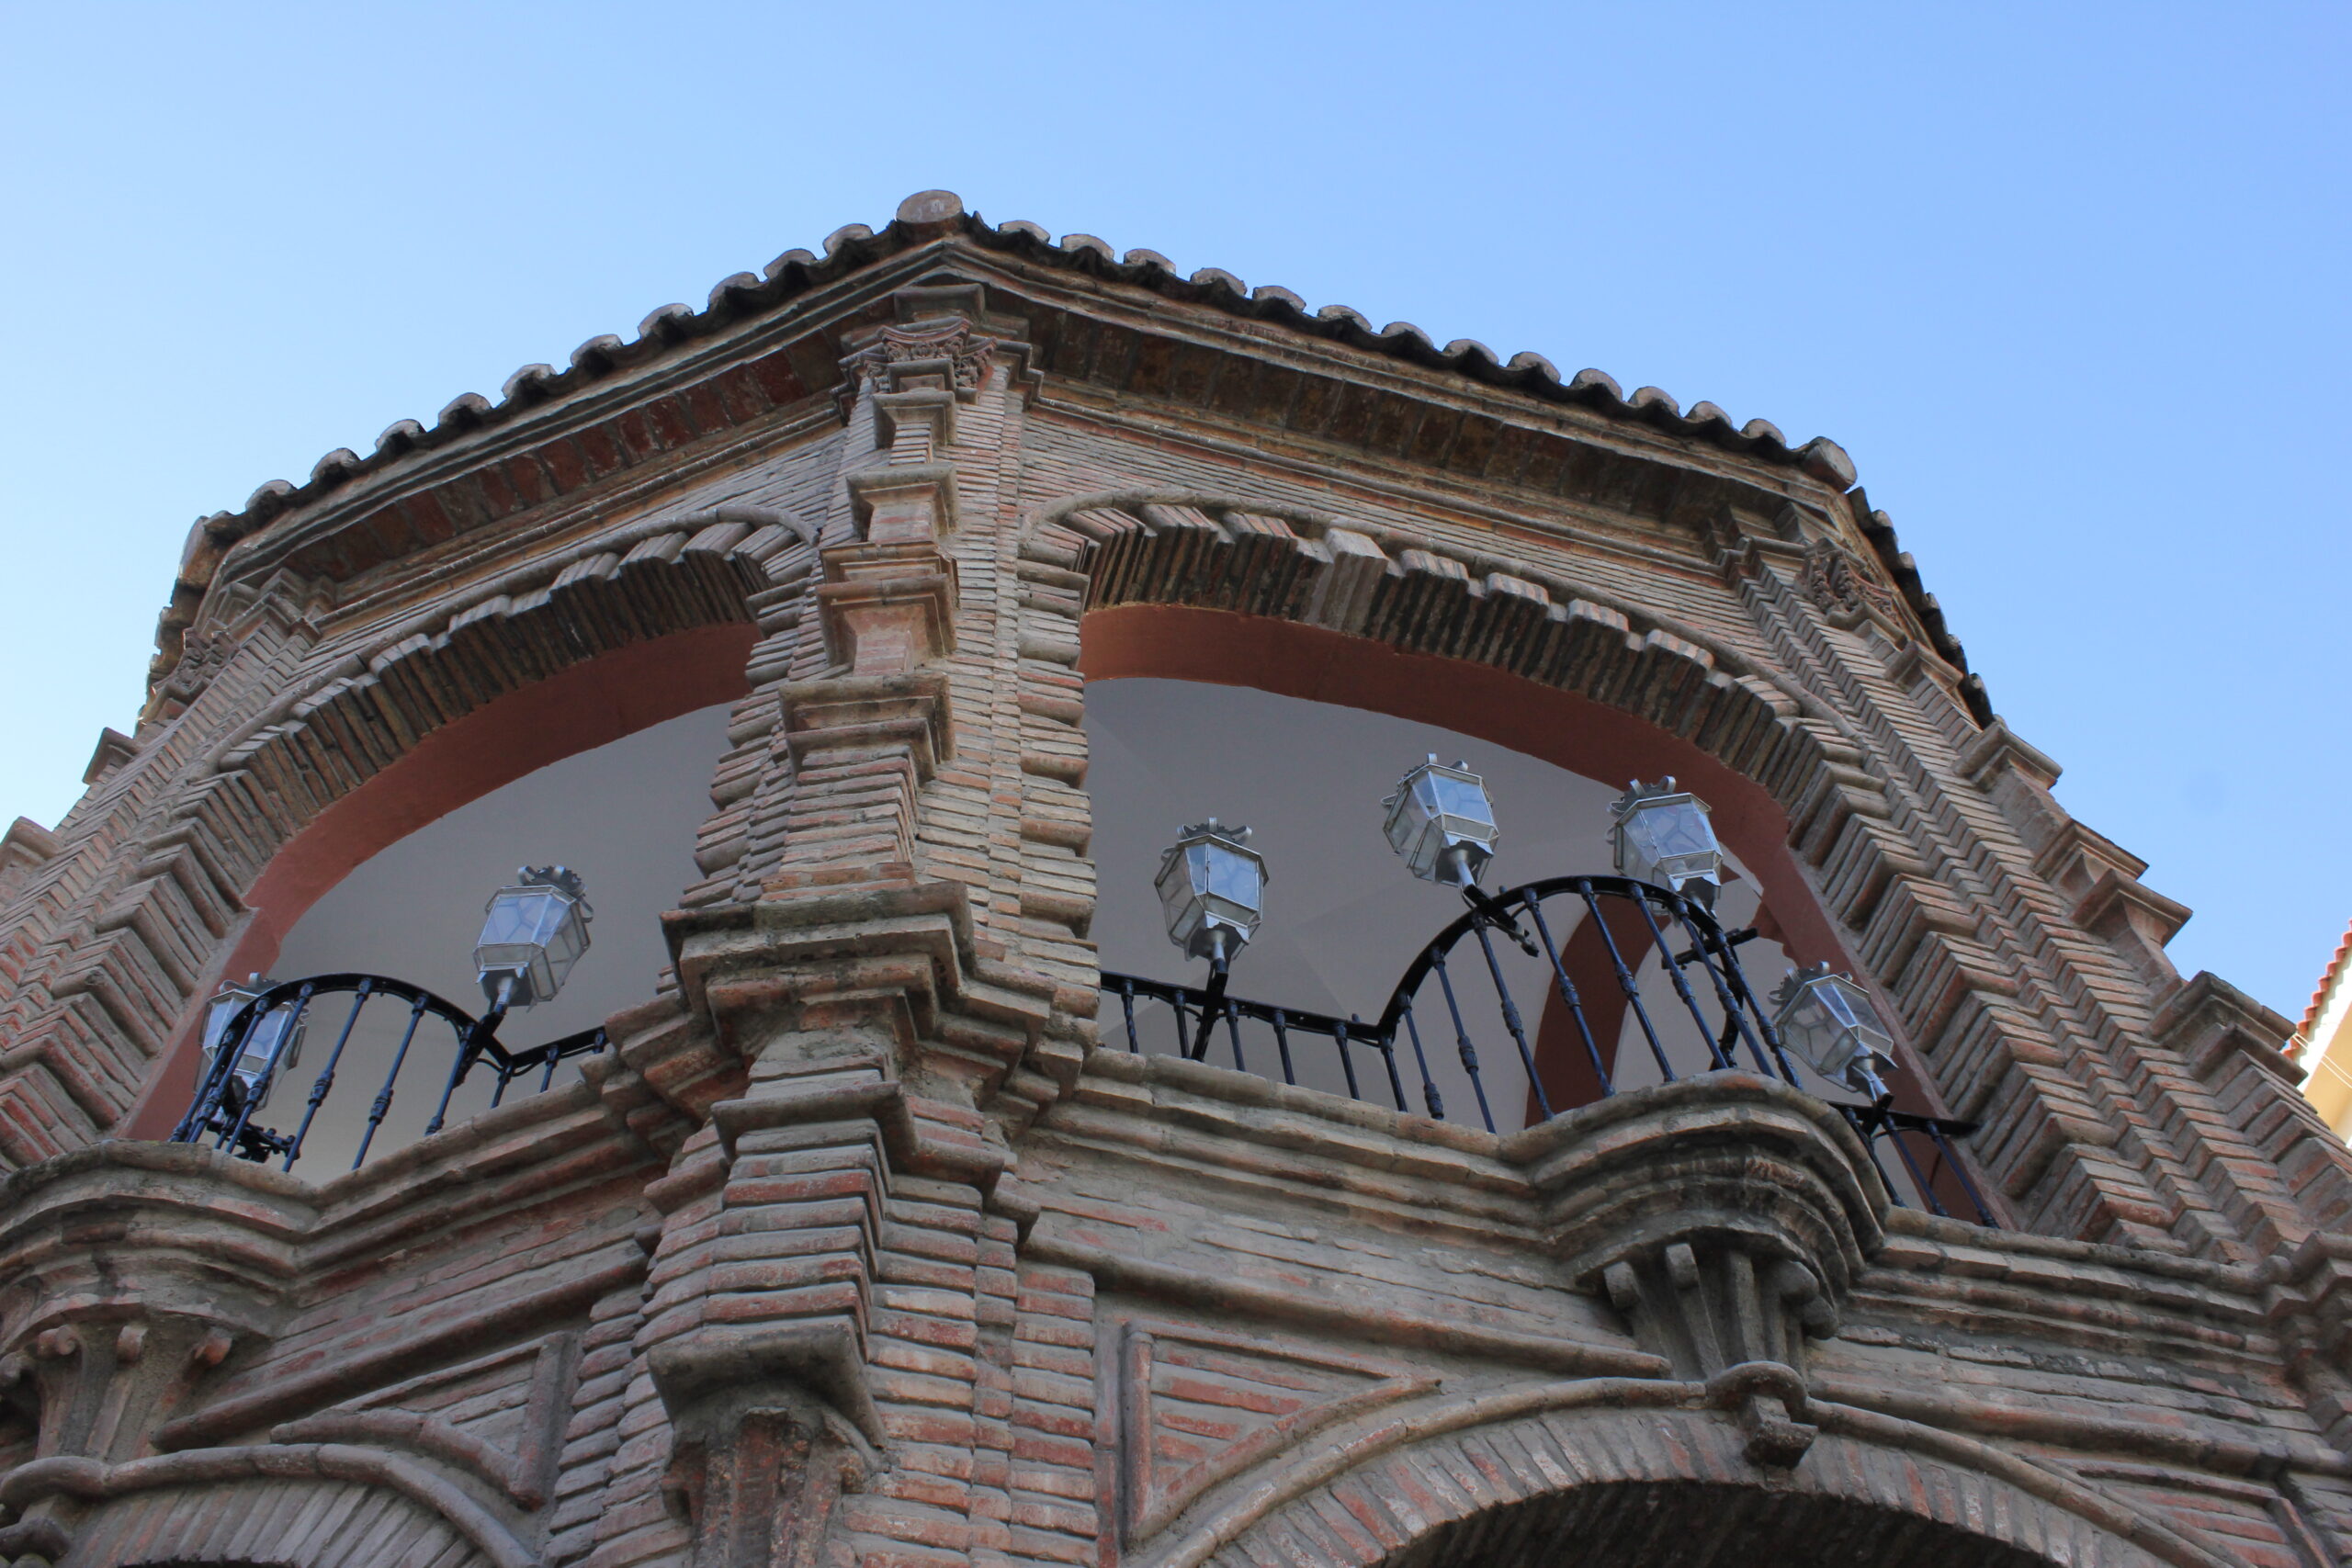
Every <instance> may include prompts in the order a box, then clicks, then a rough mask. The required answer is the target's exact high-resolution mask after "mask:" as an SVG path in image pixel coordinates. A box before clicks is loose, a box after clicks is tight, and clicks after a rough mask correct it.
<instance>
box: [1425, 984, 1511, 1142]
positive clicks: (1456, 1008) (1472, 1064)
mask: <svg viewBox="0 0 2352 1568" xmlns="http://www.w3.org/2000/svg"><path fill="white" fill-rule="evenodd" d="M1430 967H1431V968H1432V969H1435V970H1436V971H1437V983H1438V985H1439V986H1440V987H1442V989H1443V990H1444V992H1445V1010H1446V1011H1447V1012H1449V1013H1452V1014H1453V1038H1454V1040H1455V1042H1456V1043H1457V1044H1458V1045H1459V1046H1460V1048H1461V1051H1462V1066H1464V1068H1465V1069H1466V1070H1467V1071H1468V1072H1469V1074H1470V1090H1471V1092H1472V1093H1474V1094H1476V1096H1477V1097H1478V1119H1479V1120H1480V1121H1482V1122H1485V1123H1486V1124H1487V1132H1489V1133H1491V1132H1493V1131H1494V1130H1495V1112H1494V1109H1493V1108H1492V1107H1491V1106H1489V1105H1488V1104H1487V1080H1486V1079H1485V1078H1484V1077H1480V1076H1479V1073H1478V1048H1477V1047H1476V1045H1473V1044H1471V1043H1470V1032H1469V1031H1468V1030H1467V1029H1464V1027H1463V1026H1462V1007H1461V1004H1460V1003H1458V1002H1456V1001H1455V1000H1454V998H1453V976H1450V975H1448V974H1447V973H1446V972H1445V954H1443V953H1432V954H1430Z"/></svg>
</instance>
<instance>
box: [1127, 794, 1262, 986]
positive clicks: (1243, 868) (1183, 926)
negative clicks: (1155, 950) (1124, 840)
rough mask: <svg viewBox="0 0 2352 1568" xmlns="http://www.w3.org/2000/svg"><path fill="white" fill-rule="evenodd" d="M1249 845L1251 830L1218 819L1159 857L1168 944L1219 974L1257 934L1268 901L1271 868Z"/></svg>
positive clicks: (1155, 881) (1198, 826) (1187, 833)
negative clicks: (1261, 911)
mask: <svg viewBox="0 0 2352 1568" xmlns="http://www.w3.org/2000/svg"><path fill="white" fill-rule="evenodd" d="M1249 840H1250V829H1247V828H1228V827H1226V826H1223V825H1222V824H1220V823H1219V822H1218V821H1217V819H1216V818H1214V817H1212V818H1209V819H1208V820H1207V821H1205V822H1199V823H1195V824H1193V826H1192V827H1189V828H1187V829H1184V830H1183V831H1182V833H1180V834H1179V835H1177V839H1176V841H1175V843H1173V844H1171V845H1170V846H1169V849H1168V852H1166V853H1165V854H1163V855H1161V856H1160V857H1159V875H1158V876H1155V877H1154V878H1152V886H1154V887H1157V888H1158V889H1159V903H1160V908H1162V909H1163V910H1164V911H1165V912H1166V914H1167V916H1168V940H1169V941H1170V942H1174V943H1175V944H1176V945H1177V946H1178V947H1181V948H1182V949H1183V950H1184V952H1185V953H1186V954H1187V955H1188V956H1191V957H1193V958H1205V959H1207V960H1209V962H1210V963H1211V964H1213V965H1215V967H1216V972H1217V973H1218V974H1220V975H1222V974H1223V973H1224V972H1225V968H1226V965H1227V964H1230V963H1231V962H1232V961H1233V955H1234V954H1235V953H1239V952H1240V951H1241V949H1242V948H1243V947H1244V946H1245V945H1246V944H1247V943H1248V942H1249V941H1250V938H1251V937H1252V936H1254V935H1256V934H1257V931H1258V919H1259V907H1260V904H1261V901H1262V900H1263V898H1264V897H1265V888H1266V863H1265V861H1264V860H1263V859H1262V858H1261V856H1260V855H1259V853H1258V852H1257V851H1255V850H1253V849H1251V848H1250V841H1249Z"/></svg>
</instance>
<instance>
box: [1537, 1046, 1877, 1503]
mask: <svg viewBox="0 0 2352 1568" xmlns="http://www.w3.org/2000/svg"><path fill="white" fill-rule="evenodd" d="M1506 1148H1507V1151H1508V1152H1510V1153H1511V1154H1512V1155H1513V1156H1514V1157H1515V1158H1516V1159H1517V1161H1518V1162H1519V1163H1520V1164H1521V1166H1522V1167H1523V1168H1525V1169H1526V1170H1527V1172H1528V1179H1529V1180H1530V1182H1531V1184H1532V1185H1533V1187H1534V1188H1535V1190H1537V1192H1538V1193H1539V1195H1540V1197H1541V1201H1542V1202H1543V1203H1544V1213H1545V1216H1546V1227H1547V1231H1548V1233H1549V1236H1550V1240H1551V1244H1552V1246H1553V1247H1554V1248H1555V1250H1556V1252H1557V1254H1558V1255H1559V1257H1560V1258H1561V1259H1562V1261H1563V1264H1564V1267H1565V1269H1566V1274H1567V1277H1568V1279H1569V1280H1570V1281H1571V1282H1572V1283H1573V1284H1574V1285H1576V1287H1577V1288H1578V1289H1580V1290H1584V1291H1588V1292H1599V1293H1601V1294H1603V1295H1605V1297H1606V1299H1607V1300H1608V1301H1609V1303H1611V1305H1612V1306H1614V1307H1615V1308H1616V1309H1617V1311H1618V1312H1619V1314H1621V1315H1622V1316H1623V1318H1624V1320H1625V1322H1626V1325H1627V1326H1628V1327H1629V1328H1630V1329H1631V1330H1632V1331H1633V1333H1634V1338H1635V1340H1636V1342H1637V1343H1638V1344H1639V1345H1640V1346H1641V1348H1643V1349H1645V1350H1646V1351H1648V1352H1650V1353H1651V1354H1653V1355H1656V1356H1659V1357H1661V1358H1663V1359H1665V1360H1666V1361H1667V1363H1668V1365H1669V1366H1670V1367H1671V1368H1672V1375H1673V1376H1675V1377H1677V1378H1679V1379H1681V1380H1683V1381H1685V1382H1698V1383H1702V1384H1704V1385H1706V1389H1707V1394H1708V1399H1709V1401H1710V1403H1713V1404H1716V1405H1718V1406H1719V1407H1720V1408H1722V1409H1724V1410H1725V1411H1726V1412H1728V1413H1729V1414H1730V1415H1731V1416H1732V1418H1733V1419H1735V1420H1736V1422H1737V1423H1738V1424H1739V1426H1740V1427H1741V1428H1742V1429H1743V1430H1744V1431H1745V1432H1746V1433H1747V1454H1748V1457H1749V1458H1750V1459H1751V1460H1752V1461H1755V1462H1756V1463H1758V1464H1759V1465H1766V1466H1779V1467H1782V1468H1785V1467H1787V1466H1790V1465H1793V1464H1795V1463H1796V1462H1797V1461H1799V1460H1800V1459H1802V1458H1803V1457H1804V1453H1805V1451H1806V1450H1807V1448H1808V1447H1809V1446H1810V1444H1811V1443H1812V1440H1813V1437H1814V1428H1813V1427H1812V1425H1811V1424H1810V1423H1809V1422H1808V1420H1807V1419H1806V1416H1807V1410H1808V1407H1807V1403H1806V1401H1807V1393H1806V1383H1805V1374H1804V1367H1805V1361H1806V1352H1807V1347H1808V1346H1809V1345H1810V1344H1811V1343H1812V1342H1813V1341H1815V1340H1818V1339H1824V1338H1827V1337H1830V1336H1832V1335H1834V1334H1836V1332H1837V1330H1838V1314H1839V1303H1840V1302H1841V1301H1842V1300H1843V1299H1844V1296H1845V1293H1846V1292H1847V1291H1848V1290H1849V1288H1850V1285H1851V1283H1852V1281H1853V1280H1854V1279H1855V1277H1856V1276H1857V1275H1858V1274H1859V1273H1860V1270H1861V1269H1862V1267H1863V1266H1864V1264H1865V1263H1866V1262H1867V1260H1868V1259H1869V1258H1870V1257H1871V1256H1872V1255H1873V1254H1875V1253H1876V1251H1877V1250H1878V1248H1879V1247H1880V1246H1881V1245H1882V1242H1883V1229H1882V1226H1883V1221H1884V1218H1885V1213H1886V1208H1887V1201H1888V1200H1887V1197H1886V1193H1885V1191H1884V1188H1883V1183H1881V1182H1879V1181H1878V1180H1877V1179H1876V1178H1875V1176H1874V1175H1866V1174H1865V1173H1866V1172H1868V1171H1869V1170H1870V1165H1869V1156H1868V1154H1867V1152H1866V1151H1865V1150H1864V1149H1863V1148H1862V1146H1861V1143H1860V1139H1859V1137H1858V1136H1857V1135H1856V1134H1855V1133H1854V1132H1853V1130H1852V1128H1851V1127H1849V1125H1847V1123H1846V1122H1845V1121H1844V1119H1843V1118H1842V1117H1840V1116H1839V1115H1838V1113H1837V1111H1834V1110H1833V1109H1832V1108H1831V1107H1829V1106H1827V1105H1826V1104H1825V1103H1823V1102H1822V1101H1820V1100H1815V1099H1814V1098H1813V1097H1811V1096H1809V1095H1806V1094H1804V1093H1802V1092H1800V1091H1798V1090H1796V1089H1791V1088H1790V1087H1788V1086H1787V1085H1785V1084H1780V1083H1775V1082H1773V1081H1771V1080H1770V1079H1767V1078H1763V1077H1755V1076H1752V1075H1749V1074H1746V1073H1736V1072H1723V1073H1710V1074H1707V1075H1705V1076H1704V1077H1698V1078H1689V1079H1685V1080H1683V1081H1681V1082H1679V1083H1673V1084H1664V1085H1660V1086H1657V1087H1656V1088H1653V1089H1637V1090H1634V1091H1631V1092H1628V1093H1624V1094H1620V1095H1617V1096H1614V1097H1612V1098H1611V1099H1608V1100H1602V1101H1600V1103H1599V1104H1597V1105H1593V1106H1589V1107H1586V1108H1585V1109H1583V1110H1580V1111H1572V1112H1570V1113H1568V1114H1567V1115H1566V1116H1560V1117H1555V1118H1554V1119H1553V1120H1552V1121H1550V1122H1544V1123H1543V1124H1541V1125H1540V1126H1537V1127H1533V1128H1530V1129H1529V1130H1528V1131H1527V1132H1525V1133H1522V1134H1519V1135H1518V1136H1517V1137H1515V1138H1514V1139H1512V1140H1511V1142H1510V1144H1509V1145H1506Z"/></svg>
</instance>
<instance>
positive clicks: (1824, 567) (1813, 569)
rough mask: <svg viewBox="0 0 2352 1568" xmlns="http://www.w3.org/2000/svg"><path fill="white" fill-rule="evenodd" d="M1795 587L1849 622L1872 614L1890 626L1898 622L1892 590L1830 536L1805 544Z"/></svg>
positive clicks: (1826, 611) (1826, 612)
mask: <svg viewBox="0 0 2352 1568" xmlns="http://www.w3.org/2000/svg"><path fill="white" fill-rule="evenodd" d="M1797 588H1798V591H1799V592H1803V593H1804V596H1805V597H1806V598H1808V599H1810V600H1812V601H1813V602H1814V604H1816V605H1817V606H1819V607H1820V610H1821V613H1822V614H1824V615H1827V616H1829V617H1830V618H1831V619H1832V620H1834V621H1842V622H1846V623H1848V624H1851V623H1853V622H1857V621H1860V620H1861V619H1863V618H1864V617H1865V616H1874V617H1875V618H1877V619H1879V620H1881V621H1883V622H1884V623H1885V624H1886V625H1888V626H1899V625H1901V622H1900V621H1898V620H1897V619H1896V617H1895V612H1894V592H1892V591H1891V590H1890V589H1888V588H1887V586H1886V585H1885V584H1884V583H1883V582H1880V581H1878V580H1877V579H1876V578H1874V577H1872V576H1871V574H1870V572H1869V571H1868V570H1866V569H1865V568H1864V567H1863V566H1862V565H1861V564H1860V562H1858V561H1857V560H1855V559H1854V558H1853V557H1852V556H1850V555H1848V554H1847V553H1846V551H1845V550H1844V549H1843V548H1841V547H1839V546H1838V544H1836V543H1835V542H1834V541H1832V540H1828V539H1815V541H1814V542H1813V543H1812V544H1811V545H1809V546H1807V547H1806V548H1805V552H1804V570H1802V571H1801V572H1800V573H1799V574H1798V576H1797Z"/></svg>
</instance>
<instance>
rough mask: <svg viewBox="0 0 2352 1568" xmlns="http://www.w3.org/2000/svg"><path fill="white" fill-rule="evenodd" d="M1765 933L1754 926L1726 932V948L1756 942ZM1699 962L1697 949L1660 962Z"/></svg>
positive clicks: (1693, 948) (1686, 950)
mask: <svg viewBox="0 0 2352 1568" xmlns="http://www.w3.org/2000/svg"><path fill="white" fill-rule="evenodd" d="M1762 934H1763V933H1762V932H1760V931H1758V930H1757V929H1756V928H1755V927H1754V926H1742V927H1740V928H1739V929H1738V930H1737V931H1725V932H1724V939H1723V944H1724V946H1725V947H1737V946H1739V945H1740V943H1742V942H1754V941H1755V940H1756V939H1757V938H1758V936H1760V935H1762ZM1698 961H1699V950H1698V949H1697V948H1695V947H1692V948H1687V949H1685V950H1684V951H1682V952H1680V953H1676V954H1675V955H1674V956H1673V957H1672V958H1671V959H1668V958H1663V957H1661V958H1660V959H1659V960H1658V962H1659V963H1661V964H1696V963H1697V962H1698Z"/></svg>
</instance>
